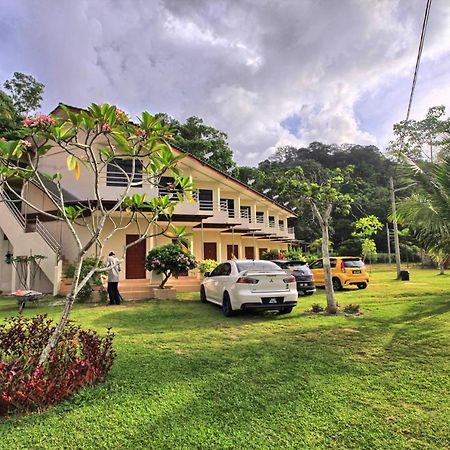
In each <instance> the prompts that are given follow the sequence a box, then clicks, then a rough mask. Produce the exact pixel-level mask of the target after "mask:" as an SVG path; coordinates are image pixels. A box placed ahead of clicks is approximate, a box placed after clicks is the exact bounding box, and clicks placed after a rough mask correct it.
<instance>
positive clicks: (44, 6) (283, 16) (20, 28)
mask: <svg viewBox="0 0 450 450" xmlns="http://www.w3.org/2000/svg"><path fill="white" fill-rule="evenodd" d="M3 5H4V7H3V11H2V19H0V25H1V26H2V30H4V33H2V34H3V36H4V37H5V38H4V39H2V40H1V41H0V54H1V55H2V60H1V64H0V76H1V77H2V78H3V79H5V78H7V77H9V76H10V75H11V73H12V72H13V71H14V70H19V71H24V72H27V73H32V74H33V75H35V76H36V77H37V78H38V79H40V80H42V81H43V82H44V83H45V84H46V99H45V105H44V107H45V109H46V110H50V109H51V108H52V107H53V106H55V104H57V103H58V102H59V101H65V102H67V103H70V104H75V105H80V106H85V105H87V104H88V103H90V102H91V101H98V102H102V101H109V102H113V103H117V104H119V105H121V106H122V107H123V108H125V109H126V110H128V111H129V112H131V113H133V114H136V113H138V112H140V111H142V110H144V109H148V110H150V111H153V112H156V111H165V112H167V113H169V114H171V115H173V116H175V117H177V118H178V119H181V120H183V119H185V118H186V117H187V116H189V115H198V116H200V117H202V118H203V119H204V120H205V121H206V122H209V123H211V124H212V125H214V126H216V127H217V128H219V129H221V130H223V131H225V132H227V133H228V135H229V140H230V143H231V146H232V148H234V149H235V150H236V157H237V159H238V161H239V162H240V163H246V164H256V163H257V162H259V161H260V160H261V159H263V158H265V157H267V156H268V155H269V154H270V153H271V152H273V151H274V149H275V148H276V146H277V145H284V144H293V145H302V144H307V143H308V142H310V141H312V140H320V141H324V142H337V143H343V142H357V143H362V144H364V143H376V144H383V143H384V142H385V141H386V139H387V135H388V134H389V130H390V127H391V123H392V122H393V121H396V120H401V119H402V118H403V117H402V114H404V111H405V110H406V102H407V96H408V94H409V86H410V82H411V75H412V70H413V67H414V63H415V56H416V52H417V45H418V39H419V34H420V29H421V22H422V18H423V13H424V4H423V1H421V0H413V1H408V2H404V1H399V0H398V1H392V0H382V1H379V0H373V1H372V2H369V1H366V2H360V1H357V0H342V1H339V2H331V1H325V0H322V1H312V0H309V1H308V0H304V1H302V2H298V1H297V0H286V1H282V2H280V1H276V0H272V1H269V2H255V1H252V0H242V1H239V2H230V1H225V0H222V1H220V0H218V1H215V2H209V1H207V0H190V1H189V2H185V1H178V0H160V1H157V0H154V1H145V0H136V1H133V2H131V1H117V0H98V1H96V2H91V1H88V0H80V1H78V2H72V1H70V0H64V1H60V2H56V3H55V2H53V1H50V0H41V1H39V2H38V1H31V0H30V1H28V2H16V1H14V0H3ZM449 19H450V4H449V3H448V2H447V1H446V0H435V1H434V2H433V5H432V10H431V16H430V22H429V30H428V35H427V40H426V43H425V49H424V56H423V57H424V65H423V67H422V71H421V72H420V77H421V78H420V80H423V82H422V81H421V83H419V84H418V86H417V96H416V103H415V109H414V111H415V112H416V113H417V114H420V112H421V111H423V110H425V111H426V108H427V107H428V106H431V105H433V104H435V103H436V102H437V103H447V105H449V106H450V92H449V89H448V88H447V87H446V86H449V85H450V71H448V70H445V71H444V70H440V67H441V66H442V64H444V62H443V61H445V60H446V59H445V58H446V56H447V60H448V53H449V52H450V27H449V26H448V24H449V23H450V21H449ZM387 92H388V93H389V95H386V94H384V93H387ZM289 116H295V117H298V118H299V119H300V121H301V122H300V129H299V133H298V134H296V135H293V134H291V133H290V132H289V131H288V130H286V129H284V128H283V127H282V126H281V122H282V121H283V120H284V119H286V118H288V117H289Z"/></svg>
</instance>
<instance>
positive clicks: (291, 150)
mask: <svg viewBox="0 0 450 450" xmlns="http://www.w3.org/2000/svg"><path fill="white" fill-rule="evenodd" d="M349 165H351V166H352V167H353V173H352V175H351V182H349V183H347V184H346V185H345V186H343V188H342V192H343V193H344V194H349V195H350V196H351V197H352V198H353V204H352V206H351V212H350V215H348V216H347V217H345V216H343V215H342V214H341V213H340V212H338V211H337V212H333V217H332V226H331V227H330V235H331V239H332V241H333V242H334V245H335V247H336V248H337V247H339V246H340V245H341V243H342V242H344V241H346V240H348V239H349V238H351V233H352V231H353V229H352V222H354V221H355V220H357V219H358V218H360V217H364V216H368V215H370V214H373V215H375V216H377V217H378V218H379V219H380V221H381V222H382V223H385V222H386V221H387V216H388V214H389V208H390V207H389V190H388V185H389V175H390V174H391V173H392V171H393V169H394V164H393V163H392V162H391V161H390V160H389V159H387V158H386V157H385V156H384V155H383V154H382V153H381V152H380V151H379V150H378V148H377V147H375V146H370V145H369V146H362V145H340V146H338V145H328V144H322V143H320V142H312V143H311V144H309V146H308V147H302V148H295V147H290V146H287V147H280V148H279V149H278V150H277V152H276V153H275V155H273V156H272V157H271V158H269V159H267V160H265V161H262V162H261V163H260V164H259V166H258V169H256V168H252V167H241V168H239V172H238V177H239V179H240V180H241V181H244V182H246V181H247V180H248V179H250V178H251V179H255V180H256V181H255V183H254V184H253V186H252V187H254V188H256V189H257V190H259V191H260V192H262V191H263V190H265V189H270V191H269V192H267V195H268V196H269V197H273V196H274V195H276V194H278V195H279V198H277V201H278V202H279V203H281V204H282V203H284V202H286V201H290V203H289V205H288V207H292V206H294V204H293V202H292V199H290V198H289V195H287V193H284V194H283V193H282V191H283V188H284V187H285V185H286V182H285V181H286V172H287V171H288V170H292V169H296V168H301V169H302V171H303V176H304V179H305V181H313V182H318V183H320V182H322V181H323V180H324V179H326V178H327V177H328V176H329V170H333V169H335V168H340V169H343V170H345V169H346V168H347V167H348V166H349ZM296 206H298V207H297V209H296V211H295V212H296V214H297V215H298V216H299V219H298V220H291V223H290V226H294V228H295V232H296V236H297V238H299V239H303V240H305V241H307V242H312V241H314V240H315V239H317V238H319V237H320V229H319V225H318V223H317V221H316V220H315V219H314V218H313V216H312V213H311V208H310V207H309V206H307V205H296ZM376 243H377V247H378V248H379V249H380V250H381V251H383V250H386V240H385V239H384V237H383V236H379V237H377V239H376Z"/></svg>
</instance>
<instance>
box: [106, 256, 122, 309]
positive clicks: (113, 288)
mask: <svg viewBox="0 0 450 450" xmlns="http://www.w3.org/2000/svg"><path fill="white" fill-rule="evenodd" d="M106 267H108V296H109V304H110V305H120V299H121V298H122V297H121V295H120V293H119V272H120V265H119V260H118V259H117V258H116V254H115V253H114V252H110V253H109V256H108V259H107V260H106Z"/></svg>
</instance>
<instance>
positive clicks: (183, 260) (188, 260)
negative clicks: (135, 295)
mask: <svg viewBox="0 0 450 450" xmlns="http://www.w3.org/2000/svg"><path fill="white" fill-rule="evenodd" d="M196 267H197V262H196V261H195V257H194V255H193V254H192V253H190V252H188V251H184V250H183V249H182V248H181V245H179V244H167V245H162V246H161V247H156V248H154V249H153V250H151V251H150V252H149V253H148V255H147V259H146V261H145V268H146V269H147V270H149V271H152V270H154V271H155V272H156V273H158V274H163V275H164V278H163V280H162V282H161V284H160V285H159V287H160V288H161V289H164V285H165V284H166V283H167V280H168V279H169V278H170V277H171V275H175V276H178V275H180V274H181V273H183V272H186V271H187V270H191V269H195V268H196Z"/></svg>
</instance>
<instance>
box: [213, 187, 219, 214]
mask: <svg viewBox="0 0 450 450" xmlns="http://www.w3.org/2000/svg"><path fill="white" fill-rule="evenodd" d="M213 205H214V207H213V209H214V211H220V185H219V184H217V185H216V186H215V188H214V191H213Z"/></svg>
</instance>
